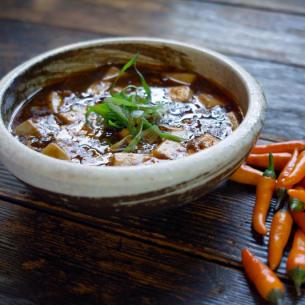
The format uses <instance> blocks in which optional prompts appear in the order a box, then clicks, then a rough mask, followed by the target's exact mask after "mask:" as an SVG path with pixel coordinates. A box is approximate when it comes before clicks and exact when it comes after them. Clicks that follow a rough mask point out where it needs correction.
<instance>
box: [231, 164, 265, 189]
mask: <svg viewBox="0 0 305 305" xmlns="http://www.w3.org/2000/svg"><path fill="white" fill-rule="evenodd" d="M262 175H263V172H261V171H259V170H257V169H254V168H252V167H251V166H248V165H246V164H242V165H241V166H240V168H239V169H238V170H237V171H236V172H235V173H234V174H233V175H232V176H231V177H230V178H229V179H230V180H232V181H235V182H239V183H243V184H251V185H257V183H258V181H259V179H260V177H261V176H262Z"/></svg>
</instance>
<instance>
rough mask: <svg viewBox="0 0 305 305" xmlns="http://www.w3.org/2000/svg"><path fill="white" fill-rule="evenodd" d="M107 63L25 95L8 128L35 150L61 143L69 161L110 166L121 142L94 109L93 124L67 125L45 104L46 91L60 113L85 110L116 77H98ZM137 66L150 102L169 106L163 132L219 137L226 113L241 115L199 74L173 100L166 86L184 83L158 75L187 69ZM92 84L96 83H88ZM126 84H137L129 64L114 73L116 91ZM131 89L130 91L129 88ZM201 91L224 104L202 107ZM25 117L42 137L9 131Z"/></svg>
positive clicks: (228, 126)
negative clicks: (182, 96) (185, 95)
mask: <svg viewBox="0 0 305 305" xmlns="http://www.w3.org/2000/svg"><path fill="white" fill-rule="evenodd" d="M109 67H110V66H109V65H105V66H102V67H99V68H97V69H94V70H90V71H83V72H79V73H75V74H73V75H70V76H69V77H66V78H63V79H62V80H60V81H59V82H57V83H55V84H52V85H50V86H48V87H45V88H41V90H39V91H38V92H37V93H36V94H34V95H32V96H31V97H30V98H28V99H27V100H25V101H24V102H23V104H22V106H21V107H20V109H19V110H18V111H17V112H16V113H15V115H14V116H13V117H12V120H11V123H10V126H9V130H10V132H11V133H12V134H13V136H14V137H15V138H16V139H18V140H19V141H20V142H22V143H23V144H24V145H27V146H28V147H29V148H31V149H33V150H35V151H37V152H41V151H42V150H43V149H44V148H46V147H47V146H48V145H49V144H50V143H60V146H62V147H64V149H65V151H66V152H67V154H68V155H69V157H70V161H69V162H74V163H81V164H88V165H112V163H111V161H110V160H111V155H112V152H111V149H110V143H111V144H114V143H117V142H118V141H120V138H119V136H118V132H117V130H115V129H113V128H105V126H104V124H103V119H101V118H100V117H99V116H98V115H95V114H93V115H91V116H90V120H91V123H92V126H93V127H92V128H91V127H89V126H88V125H87V124H86V123H85V119H83V120H81V121H77V122H74V123H72V124H63V121H62V120H61V119H60V118H59V117H58V115H57V114H56V113H54V111H53V110H52V109H51V108H50V102H49V95H50V93H52V92H56V93H57V94H58V95H59V96H60V97H61V98H62V102H61V104H60V106H59V112H60V113H64V112H67V111H71V110H74V111H82V112H86V110H87V106H93V105H97V104H100V103H102V102H103V99H104V98H105V97H108V96H110V94H109V91H110V87H111V85H112V83H113V81H114V79H115V78H113V79H111V80H104V81H101V80H102V78H103V76H104V75H105V73H106V72H107V70H108V69H109ZM112 67H116V68H118V69H121V68H122V66H121V65H112ZM138 70H139V71H140V72H141V73H142V75H143V76H144V78H145V80H146V82H147V84H148V85H149V86H150V89H151V91H152V103H155V104H157V103H158V102H162V104H163V107H165V108H167V109H168V111H167V113H166V114H165V116H164V119H163V120H162V121H161V126H160V129H161V130H162V131H164V132H171V131H172V130H176V131H178V132H179V130H181V129H184V130H185V131H186V133H185V138H186V140H188V141H190V140H192V139H194V138H197V137H200V136H202V135H203V134H204V133H206V132H208V133H210V134H211V135H212V136H214V137H215V138H217V139H219V140H223V139H224V138H226V137H227V136H228V135H230V134H231V133H232V131H233V130H232V123H231V122H230V120H229V119H228V117H227V116H226V114H227V113H230V112H233V113H234V115H235V117H236V119H237V121H238V122H241V120H242V114H241V111H240V110H239V108H238V106H237V103H236V102H235V101H234V100H233V99H232V98H231V97H230V96H229V94H228V93H225V92H224V90H222V89H220V88H219V87H218V86H217V85H216V84H214V83H212V82H211V81H209V80H207V79H205V78H204V77H202V76H200V75H198V74H197V76H196V79H195V81H194V82H193V83H192V84H191V85H190V86H189V87H190V89H191V90H192V91H193V93H194V94H193V97H192V98H191V99H190V101H189V102H188V103H183V102H173V101H172V100H171V97H170V94H169V88H171V87H175V86H181V85H183V84H181V83H179V82H176V81H173V80H171V79H169V78H168V77H164V75H163V76H162V73H164V72H188V71H181V70H177V69H174V68H173V67H164V66H162V68H161V67H158V66H157V67H156V66H154V67H151V66H146V65H138ZM192 73H193V72H192ZM193 74H195V73H193ZM92 84H95V86H93V87H92ZM130 84H132V85H135V86H141V81H140V79H139V76H138V75H137V74H136V72H135V70H134V69H133V68H130V69H129V70H127V72H125V73H124V74H123V75H122V76H121V77H120V78H119V80H118V81H117V83H116V88H118V90H120V89H122V88H124V87H126V86H127V85H130ZM131 92H132V90H130V93H131ZM201 93H206V94H209V95H213V96H217V97H218V98H219V99H220V100H221V101H222V103H223V105H222V106H218V105H217V106H215V107H212V108H210V109H207V108H206V107H205V106H204V105H203V104H202V103H201V102H200V100H199V99H198V95H199V94H201ZM143 96H144V90H143ZM28 119H32V120H33V121H34V122H35V124H37V126H39V130H40V133H41V136H35V135H27V134H21V133H18V132H16V131H15V130H14V129H15V128H16V127H17V126H18V125H20V124H21V123H23V122H24V121H26V120H28ZM161 141H162V140H161V139H160V138H159V139H158V140H157V141H156V142H155V143H153V144H151V145H150V144H147V143H139V145H138V147H137V148H136V149H135V150H134V151H133V152H134V153H137V154H150V153H151V152H152V151H153V150H154V149H155V148H156V147H157V146H158V145H159V144H160V142H161ZM178 157H179V154H178V155H177V158H178ZM159 161H166V160H159ZM159 161H158V162H159ZM149 163H154V161H153V160H152V161H150V162H148V163H146V164H149Z"/></svg>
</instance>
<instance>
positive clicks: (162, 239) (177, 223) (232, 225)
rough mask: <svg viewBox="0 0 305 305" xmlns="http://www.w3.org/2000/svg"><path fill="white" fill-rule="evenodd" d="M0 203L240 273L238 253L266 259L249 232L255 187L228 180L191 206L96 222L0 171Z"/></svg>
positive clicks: (261, 240)
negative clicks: (246, 250) (41, 196)
mask: <svg viewBox="0 0 305 305" xmlns="http://www.w3.org/2000/svg"><path fill="white" fill-rule="evenodd" d="M0 198H2V199H4V200H9V201H12V202H15V203H18V204H21V205H25V206H29V207H33V208H34V209H37V208H40V209H41V210H42V211H48V213H52V214H54V215H57V216H60V217H62V216H64V217H66V218H67V219H70V220H73V221H76V222H81V223H85V224H86V225H88V226H91V227H96V228H99V229H102V230H106V231H108V232H112V233H116V234H119V235H122V236H125V237H129V238H134V239H137V240H141V241H142V242H145V243H149V244H154V245H156V246H159V247H162V248H170V249H172V250H175V251H177V252H179V253H185V254H187V255H190V256H193V257H198V258H204V259H206V260H209V261H212V262H218V263H221V264H225V265H227V266H233V267H237V268H241V263H240V252H241V250H242V249H243V248H245V247H246V248H249V249H250V250H251V251H253V253H255V255H257V256H258V257H259V258H260V259H261V260H262V261H263V262H265V263H267V260H268V235H267V236H264V237H262V236H261V235H259V234H257V233H256V232H254V231H253V229H252V221H251V220H252V211H253V206H254V201H255V187H253V186H247V185H241V184H238V183H235V182H232V181H228V182H227V183H225V184H224V185H223V186H222V187H219V188H218V189H216V190H215V191H214V192H212V193H210V194H208V195H206V196H204V197H202V198H201V199H199V200H197V201H195V202H191V203H189V204H187V205H185V206H183V207H180V208H176V209H172V210H169V211H166V212H163V213H159V214H155V215H143V216H128V217H107V218H96V217H92V216H88V215H84V214H82V213H77V212H73V211H70V210H67V209H62V208H59V207H58V208H57V207H54V206H49V205H48V204H46V203H44V202H42V201H41V200H40V199H39V198H37V197H36V196H35V195H34V194H32V193H31V192H29V191H28V190H27V189H26V188H25V187H24V186H23V185H22V184H21V183H20V182H19V181H17V180H16V179H15V178H14V177H12V176H11V174H10V173H8V172H7V170H6V169H4V168H3V166H1V167H0ZM275 203H276V200H275V199H274V200H273V201H272V207H271V209H270V211H269V213H268V217H267V220H266V225H267V228H268V229H270V225H271V221H272V218H273V215H274V210H273V207H274V205H275ZM291 243H292V239H291V240H290V242H289V245H288V246H287V249H286V251H285V253H284V258H283V260H282V262H281V264H280V266H279V268H278V273H279V276H280V277H281V278H283V279H288V277H287V275H286V271H285V268H286V260H287V256H288V253H289V249H290V248H291Z"/></svg>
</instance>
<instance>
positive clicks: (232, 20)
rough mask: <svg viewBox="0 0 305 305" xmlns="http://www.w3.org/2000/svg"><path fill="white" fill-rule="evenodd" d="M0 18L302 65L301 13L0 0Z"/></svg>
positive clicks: (159, 3)
mask: <svg viewBox="0 0 305 305" xmlns="http://www.w3.org/2000/svg"><path fill="white" fill-rule="evenodd" d="M71 8H73V9H71ZM0 18H3V19H11V20H18V21H23V22H30V23H35V24H42V25H49V26H52V27H63V28H68V29H74V30H81V31H84V30H85V31H91V32H95V33H100V34H104V33H107V34H108V35H113V36H157V37H163V38H169V39H176V40H179V41H183V42H189V43H192V44H196V45H198V46H203V47H208V48H212V49H215V50H217V51H220V52H224V53H227V54H232V55H241V56H245V55H246V56H247V57H253V58H260V59H265V60H270V61H279V62H284V63H289V64H294V65H300V66H305V57H304V49H305V35H304V33H305V16H297V15H289V14H280V13H273V12H267V11H260V10H253V9H248V8H243V7H235V6H223V5H222V4H218V3H210V2H198V1H181V0H178V1H177V0H156V1H153V2H152V1H148V0H141V1H140V0H129V1H124V0H116V1H111V0H102V1H101V0H86V1H85V0H84V1H81V0H77V1H74V0H67V1H58V0H56V1H55V0H45V1H31V2H27V3H24V1H23V0H2V1H1V2H0Z"/></svg>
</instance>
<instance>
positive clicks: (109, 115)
mask: <svg viewBox="0 0 305 305" xmlns="http://www.w3.org/2000/svg"><path fill="white" fill-rule="evenodd" d="M138 56H139V53H137V54H136V56H135V57H134V58H133V59H132V60H130V61H129V62H128V63H127V64H126V65H125V66H124V67H123V68H122V70H121V71H120V73H119V75H118V76H117V78H116V79H115V81H114V83H113V85H112V87H111V90H110V95H111V97H106V98H105V99H104V102H103V103H102V104H99V105H96V106H89V107H88V111H87V113H86V123H87V124H88V125H89V126H91V127H92V125H91V123H90V121H89V120H88V117H89V115H90V114H91V113H92V112H94V113H96V114H98V115H99V116H101V117H102V118H104V123H106V124H108V126H109V127H111V128H118V129H122V128H127V129H128V130H129V131H130V133H131V134H130V135H128V136H126V137H125V138H124V139H123V140H121V141H119V142H118V143H116V144H114V145H112V146H111V149H112V151H113V152H116V151H123V152H131V151H133V150H134V149H135V148H136V146H137V145H138V143H139V142H140V141H142V142H143V141H144V142H148V143H149V144H153V143H154V142H155V141H156V140H157V138H158V137H161V138H162V139H170V140H173V141H176V142H181V141H184V140H183V139H181V138H179V137H177V136H174V135H171V134H167V133H163V132H162V131H161V130H160V129H159V128H158V126H157V124H158V122H160V120H161V119H162V118H163V116H164V114H165V113H166V111H167V109H165V108H164V107H163V105H162V103H161V102H159V103H158V104H157V105H154V104H152V103H151V90H150V88H149V86H148V85H147V83H146V81H145V79H144V77H143V75H142V74H141V73H140V72H139V71H138V69H137V67H136V61H137V58H138ZM132 65H134V68H135V70H136V72H137V74H138V75H139V77H140V79H141V82H142V86H143V88H144V90H145V93H146V97H145V98H143V97H141V96H139V94H138V92H139V90H141V87H136V86H133V85H129V86H127V87H125V88H124V89H123V90H121V92H120V93H119V94H114V93H113V88H114V86H115V84H116V82H117V80H118V79H119V77H120V76H121V75H122V73H123V72H125V71H126V70H127V69H128V68H130V67H131V66H132ZM130 88H131V89H134V91H133V92H132V93H130V94H129V95H127V94H126V91H127V90H128V89H130ZM148 120H149V121H151V122H155V123H156V124H151V123H150V122H149V121H148ZM131 137H133V140H132V141H131V142H130V144H129V145H128V146H127V147H126V148H125V149H124V148H123V146H125V143H126V141H127V139H129V138H131Z"/></svg>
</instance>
